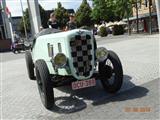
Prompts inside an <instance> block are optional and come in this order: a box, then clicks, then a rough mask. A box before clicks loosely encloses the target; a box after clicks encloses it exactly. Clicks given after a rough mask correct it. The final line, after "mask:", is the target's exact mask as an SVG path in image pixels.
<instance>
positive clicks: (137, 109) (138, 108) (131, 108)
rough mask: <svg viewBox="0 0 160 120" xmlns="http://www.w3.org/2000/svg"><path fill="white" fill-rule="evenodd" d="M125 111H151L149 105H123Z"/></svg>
mask: <svg viewBox="0 0 160 120" xmlns="http://www.w3.org/2000/svg"><path fill="white" fill-rule="evenodd" d="M124 111H125V112H140V113H142V112H143V113H144V112H151V107H125V108H124Z"/></svg>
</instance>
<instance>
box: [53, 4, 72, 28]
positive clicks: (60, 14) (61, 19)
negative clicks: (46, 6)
mask: <svg viewBox="0 0 160 120" xmlns="http://www.w3.org/2000/svg"><path fill="white" fill-rule="evenodd" d="M57 6H58V7H57V8H56V9H55V11H54V13H55V15H56V18H57V22H58V24H59V25H60V28H61V29H62V28H63V27H65V26H66V23H67V22H68V16H69V15H68V12H67V10H66V9H65V8H64V7H62V4H61V3H60V2H58V3H57Z"/></svg>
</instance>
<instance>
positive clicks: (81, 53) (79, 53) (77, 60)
mask: <svg viewBox="0 0 160 120" xmlns="http://www.w3.org/2000/svg"><path fill="white" fill-rule="evenodd" d="M70 46H71V55H72V58H73V66H74V67H75V69H76V74H77V75H78V76H85V77H87V76H89V75H90V71H91V70H92V64H91V61H92V59H93V56H92V54H91V50H92V45H91V39H81V40H71V41H70Z"/></svg>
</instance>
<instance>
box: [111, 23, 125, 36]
mask: <svg viewBox="0 0 160 120" xmlns="http://www.w3.org/2000/svg"><path fill="white" fill-rule="evenodd" d="M124 32H125V31H124V27H123V26H122V25H115V26H113V29H112V34H113V35H123V34H124Z"/></svg>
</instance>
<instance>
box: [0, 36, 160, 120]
mask: <svg viewBox="0 0 160 120" xmlns="http://www.w3.org/2000/svg"><path fill="white" fill-rule="evenodd" d="M97 41H98V46H105V47H106V48H108V49H112V50H114V51H115V52H116V53H117V54H118V55H119V57H120V59H121V62H122V64H123V69H124V83H123V86H122V89H121V90H120V92H119V93H118V94H117V95H110V94H107V93H106V92H104V90H103V89H102V87H101V84H100V83H99V82H97V84H98V85H97V86H96V87H93V88H87V89H83V90H79V91H72V90H71V88H70V87H69V86H66V87H61V88H58V89H54V90H55V99H56V105H57V107H56V108H55V109H53V110H52V111H47V110H46V109H45V108H44V107H43V106H42V104H41V101H40V97H39V94H38V90H37V86H36V82H35V81H30V80H29V79H28V77H27V71H26V66H25V60H24V57H23V56H24V55H23V54H19V55H15V54H12V53H3V54H0V55H1V80H2V81H1V90H2V92H1V95H2V96H3V97H1V99H2V103H3V104H2V108H3V110H2V115H3V116H2V117H3V119H50V120H52V119H107V118H108V119H115V118H119V119H123V118H124V119H133V118H137V119H138V118H141V119H142V118H148V119H158V118H160V117H159V116H158V114H159V113H160V112H159V108H160V103H159V96H160V95H159V93H160V92H159V90H160V89H159V86H158V82H159V79H157V78H159V74H158V73H159V67H160V66H159V63H158V62H159V61H158V56H159V39H158V35H152V36H144V35H142V36H140V35H139V36H137V37H133V36H131V37H127V36H120V37H119V38H118V37H114V38H113V37H107V38H98V39H97ZM142 108H145V109H146V110H148V109H150V111H147V112H141V113H140V112H139V111H138V112H135V111H133V109H134V110H135V109H138V110H141V109H142ZM128 110H131V111H128ZM96 113H97V114H96Z"/></svg>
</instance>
